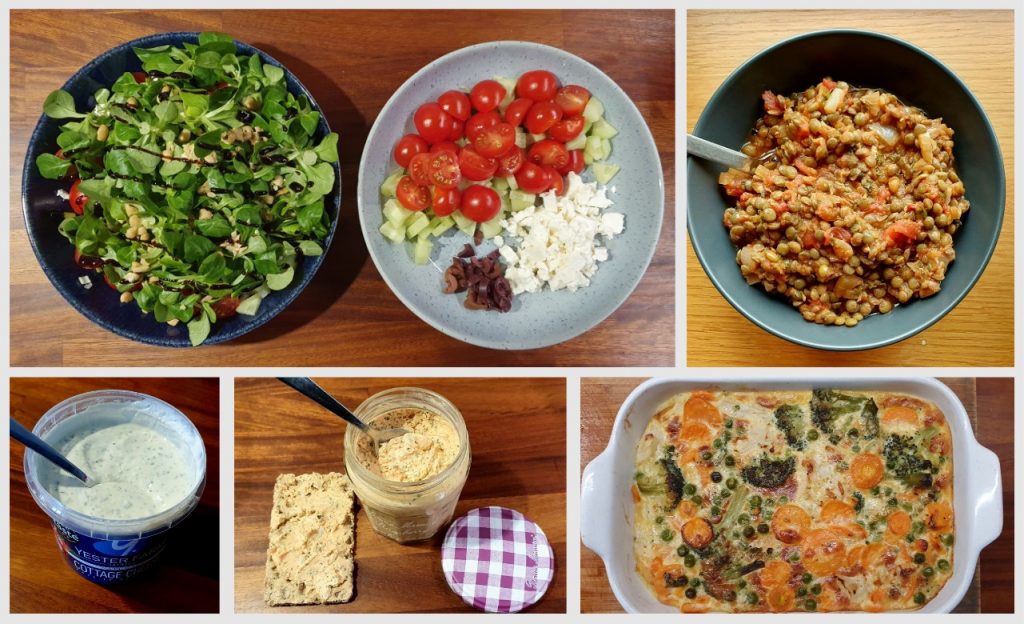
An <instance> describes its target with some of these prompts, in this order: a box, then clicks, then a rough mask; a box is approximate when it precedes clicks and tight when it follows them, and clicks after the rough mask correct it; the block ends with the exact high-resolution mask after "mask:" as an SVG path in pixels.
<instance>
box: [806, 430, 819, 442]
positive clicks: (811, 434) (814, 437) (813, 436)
mask: <svg viewBox="0 0 1024 624" xmlns="http://www.w3.org/2000/svg"><path fill="white" fill-rule="evenodd" d="M807 439H808V440H810V441H811V442H814V441H815V440H817V439H818V430H817V429H811V430H810V431H808V432H807Z"/></svg>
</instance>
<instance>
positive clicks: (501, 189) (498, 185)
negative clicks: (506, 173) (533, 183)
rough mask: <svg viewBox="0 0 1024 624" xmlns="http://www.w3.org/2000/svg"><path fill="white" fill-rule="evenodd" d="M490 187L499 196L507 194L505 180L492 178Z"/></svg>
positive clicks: (506, 181) (506, 182)
mask: <svg viewBox="0 0 1024 624" xmlns="http://www.w3.org/2000/svg"><path fill="white" fill-rule="evenodd" d="M491 187H492V188H493V189H494V190H495V191H496V192H497V193H498V194H499V195H500V194H502V193H507V192H508V180H507V179H505V178H498V177H496V178H494V179H493V180H492V181H491Z"/></svg>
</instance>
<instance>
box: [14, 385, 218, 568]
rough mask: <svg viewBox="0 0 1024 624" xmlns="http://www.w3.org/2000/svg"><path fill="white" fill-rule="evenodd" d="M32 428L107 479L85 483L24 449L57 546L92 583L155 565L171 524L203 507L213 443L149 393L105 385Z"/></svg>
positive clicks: (35, 494) (36, 495)
mask: <svg viewBox="0 0 1024 624" xmlns="http://www.w3.org/2000/svg"><path fill="white" fill-rule="evenodd" d="M32 432H33V433H35V434H36V435H38V436H39V437H41V438H43V439H44V440H46V441H47V442H48V443H50V444H51V445H52V446H54V447H55V448H57V449H58V450H60V451H62V452H64V453H65V454H66V455H68V456H69V458H70V459H71V460H72V461H74V462H77V463H78V465H79V467H81V468H82V469H83V470H85V471H86V473H87V474H89V476H90V477H93V478H96V479H97V480H98V481H99V482H100V483H99V484H98V485H96V486H94V487H93V488H90V489H85V488H84V487H83V486H81V484H79V483H78V481H77V480H76V479H74V478H73V477H71V476H69V475H68V474H67V473H65V472H63V471H62V470H60V469H59V468H57V467H56V466H53V465H52V464H50V463H49V462H48V461H46V460H45V459H43V458H42V457H40V456H39V455H38V454H37V453H35V452H34V451H31V450H27V451H26V452H25V478H26V481H27V483H28V488H29V491H30V492H31V494H32V498H33V499H35V501H36V503H37V504H38V505H39V506H40V507H41V508H42V510H43V511H45V512H46V514H47V515H49V516H50V520H51V521H52V522H53V528H54V533H55V535H56V537H57V546H58V547H59V548H60V550H61V552H62V553H63V554H64V559H65V560H66V561H67V562H68V565H70V566H71V567H72V568H73V569H74V570H75V571H76V572H78V573H79V574H80V575H82V576H84V577H85V578H87V579H89V580H90V581H93V582H95V583H100V584H109V583H117V582H121V581H126V580H130V579H132V578H134V577H136V576H138V575H139V574H141V573H143V572H145V571H146V570H148V569H149V568H151V567H152V566H153V565H154V564H155V563H156V562H157V561H158V559H159V557H160V554H161V553H162V552H163V550H164V546H165V544H166V541H167V537H168V534H169V533H168V531H170V529H172V528H174V527H175V526H177V525H178V524H179V523H180V522H181V521H182V520H184V519H185V518H186V517H187V516H188V515H189V514H190V513H191V512H192V510H193V509H195V508H196V505H198V504H199V497H200V495H201V494H202V492H203V488H204V486H205V485H206V447H205V446H204V445H203V440H202V437H200V435H199V431H197V430H196V428H195V425H193V424H192V422H191V421H189V419H188V418H187V417H186V416H185V415H184V414H182V413H181V412H180V411H179V410H178V409H176V408H174V407H173V406H171V405H169V404H167V403H165V402H163V401H161V400H159V399H156V398H153V397H151V396H148V395H145V394H140V393H137V392H128V391H121V390H100V391H97V392H88V393H85V394H80V395H78V396H74V397H71V398H69V399H67V400H65V401H63V402H61V403H59V404H57V405H55V406H54V407H52V408H50V410H49V411H48V412H46V414H44V415H43V417H42V418H41V419H40V420H39V422H38V423H36V426H35V427H34V428H33V429H32ZM119 443H120V444H121V445H123V447H124V450H123V451H121V450H120V449H119V448H118V444H119ZM141 445H145V446H141ZM155 476H160V477H161V478H162V479H165V481H163V482H161V481H159V480H157V479H155V478H154V477H155ZM115 480H116V481H115ZM86 510H88V513H86Z"/></svg>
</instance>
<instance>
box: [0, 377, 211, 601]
mask: <svg viewBox="0 0 1024 624" xmlns="http://www.w3.org/2000/svg"><path fill="white" fill-rule="evenodd" d="M219 388H220V381H219V380H217V379H156V378H136V379H102V378H90V379H59V378H47V379H26V378H14V379H12V380H11V416H13V417H14V419H15V420H17V421H18V422H20V423H21V424H22V425H24V426H25V427H27V428H28V429H31V428H32V427H33V426H34V425H35V424H36V422H38V421H39V419H40V418H41V417H42V416H43V414H44V413H45V412H46V410H48V409H50V408H51V407H53V406H54V405H56V404H57V403H59V402H61V401H63V400H64V399H66V398H68V397H71V396H74V395H76V394H81V393H83V392H90V391H92V390H108V389H119V390H133V391H135V392H142V393H145V394H150V395H152V396H155V397H157V398H159V399H163V400H164V401H167V402H168V403H170V404H172V405H174V406H175V407H177V408H178V409H180V410H181V411H182V412H183V413H184V414H185V415H186V416H188V418H189V420H191V421H192V423H193V424H195V426H196V428H197V429H199V433H200V434H201V435H202V436H203V442H204V443H205V445H206V488H205V489H204V490H203V495H202V498H201V499H200V502H199V506H198V507H197V508H196V510H195V511H193V512H192V514H191V515H190V516H189V517H188V518H186V519H185V520H184V521H183V522H182V523H181V524H180V525H178V526H177V527H175V528H174V529H173V532H172V534H171V538H170V539H171V541H170V542H169V543H168V546H167V549H166V550H165V551H164V553H163V555H162V556H161V560H160V563H159V565H157V566H156V567H155V568H154V569H153V570H151V571H150V572H148V573H147V574H146V575H145V576H143V577H141V578H139V579H138V580H134V581H131V582H129V583H125V584H123V585H118V586H113V587H111V588H106V587H103V586H101V585H96V584H95V583H92V582H90V581H87V580H85V579H84V578H82V577H81V576H79V575H78V574H77V573H75V571H74V570H72V569H71V567H69V566H68V564H67V563H66V562H65V561H64V557H63V556H62V555H61V554H60V551H59V550H58V548H57V544H56V540H55V538H54V534H53V525H52V524H51V523H50V518H49V516H47V515H46V514H45V513H43V511H42V510H41V509H40V508H39V507H38V506H37V505H36V503H35V501H34V500H32V496H31V494H29V491H28V487H27V486H26V485H25V473H24V470H23V458H24V447H23V446H21V445H20V444H18V443H17V442H14V441H11V450H10V458H11V585H10V588H11V612H12V613H217V611H218V608H219V597H218V591H219V576H220V540H219V538H218V536H219V535H220V520H219V516H220V503H219V501H220V439H219V437H218V431H219V425H220V422H219V418H218V413H219V411H220V409H219V405H220V403H219V396H220V391H219Z"/></svg>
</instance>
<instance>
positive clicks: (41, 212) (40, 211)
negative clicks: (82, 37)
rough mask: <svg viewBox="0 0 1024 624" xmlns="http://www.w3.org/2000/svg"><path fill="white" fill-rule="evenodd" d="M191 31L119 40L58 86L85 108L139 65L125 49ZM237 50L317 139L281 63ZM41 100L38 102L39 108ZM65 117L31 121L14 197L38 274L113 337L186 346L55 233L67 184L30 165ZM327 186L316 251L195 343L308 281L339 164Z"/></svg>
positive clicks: (240, 329)
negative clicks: (299, 111)
mask: <svg viewBox="0 0 1024 624" xmlns="http://www.w3.org/2000/svg"><path fill="white" fill-rule="evenodd" d="M198 41H199V33H197V32H169V33H159V34H154V35H148V36H146V37H141V38H139V39H135V40H133V41H129V42H127V43H124V44H121V45H119V46H117V47H116V48H112V49H110V50H107V51H106V52H104V53H103V54H100V55H99V56H98V57H96V58H95V59H94V60H93V61H92V62H90V63H89V64H88V65H86V66H85V67H83V68H82V69H80V70H78V71H77V72H75V74H74V75H73V76H71V78H69V79H68V81H67V82H66V83H64V86H63V89H64V90H65V91H67V92H69V93H70V94H71V96H72V97H73V98H74V100H75V107H76V108H77V109H78V110H91V109H92V108H93V107H94V106H95V100H94V99H93V94H94V93H95V92H96V91H97V90H99V89H102V88H109V87H110V85H112V84H114V82H115V81H116V80H117V79H118V78H119V77H120V76H121V75H122V74H124V73H125V72H132V71H140V70H141V69H142V63H141V62H140V61H139V59H138V57H136V56H135V53H134V52H133V49H134V48H151V47H157V46H163V45H172V46H181V45H182V44H184V43H197V42H198ZM235 45H236V46H237V47H238V53H239V54H245V55H254V54H255V55H258V56H259V57H260V60H262V61H263V63H264V64H270V65H275V66H277V67H280V68H281V69H282V70H284V76H285V81H286V83H287V85H288V90H289V91H290V92H291V93H292V94H294V95H297V96H298V95H303V96H305V97H306V98H308V99H309V101H310V104H311V105H312V107H313V110H316V111H319V112H321V115H320V122H319V125H318V127H317V130H316V133H315V135H314V140H316V141H319V140H321V139H322V138H323V137H325V136H327V135H328V134H330V132H331V129H330V127H329V126H328V124H327V120H326V118H325V117H324V115H323V113H322V110H321V108H320V107H319V106H318V105H317V103H316V101H315V100H314V99H313V96H312V94H311V93H310V92H309V90H308V89H306V87H305V86H303V84H302V83H301V82H299V80H298V78H296V77H295V75H293V74H292V73H291V72H290V71H288V68H286V67H284V66H283V65H282V64H281V63H279V62H278V61H276V60H275V59H273V58H272V57H270V56H269V55H268V54H267V53H265V52H263V51H261V50H258V49H256V48H254V47H252V46H249V45H246V44H244V43H241V42H239V41H236V42H235ZM42 106H43V103H42V102H39V107H40V109H42ZM65 121H66V120H61V119H51V118H49V117H48V116H46V115H42V116H41V117H40V118H39V122H38V123H37V124H36V128H35V130H34V131H33V132H32V138H31V140H30V142H29V146H28V153H27V155H26V156H25V165H24V169H23V172H22V178H21V202H22V209H23V212H24V218H25V229H26V231H27V232H28V237H29V241H30V242H31V244H32V250H33V251H34V252H35V254H36V258H38V259H39V265H40V266H41V267H42V269H43V272H44V273H46V277H47V278H49V280H50V282H51V283H52V284H53V286H54V287H55V288H56V289H57V291H58V292H60V294H61V295H62V296H63V297H64V298H65V299H66V300H67V301H68V303H70V304H71V306H72V307H74V308H75V309H76V310H78V311H79V312H81V313H82V314H83V315H84V316H85V317H86V318H88V319H89V320H90V321H92V322H93V323H96V324H97V325H99V326H100V327H103V328H104V329H106V330H109V331H111V332H114V333H115V334H117V335H119V336H124V337H125V338H130V339H132V340H137V341H139V342H144V343H147V344H153V345H159V346H164V347H188V346H190V345H191V342H190V341H189V337H188V329H187V328H186V327H185V325H184V324H179V325H177V326H176V327H171V326H170V325H167V324H166V323H157V322H156V321H155V320H154V319H153V318H152V317H151V316H147V315H145V314H143V313H142V312H141V311H140V310H139V308H138V306H135V305H125V304H122V303H121V302H120V300H119V297H118V296H117V293H115V292H114V291H112V290H111V289H109V288H107V287H106V285H105V284H103V279H102V277H101V276H100V275H98V274H97V273H95V272H94V271H92V270H89V269H82V268H79V267H78V266H77V265H76V264H75V262H74V255H73V254H74V247H73V246H72V245H71V244H70V243H69V242H68V241H67V239H65V238H64V237H63V236H62V235H61V234H60V232H59V231H58V229H57V228H58V226H59V225H60V223H61V221H62V220H63V219H64V213H65V212H68V211H70V210H71V207H70V206H69V204H68V201H67V200H66V199H62V198H61V197H60V196H58V194H57V193H58V191H67V190H68V188H69V186H70V183H69V180H68V179H67V178H64V179H60V180H47V179H46V178H44V177H42V176H41V175H40V174H39V170H38V169H37V168H36V158H37V157H38V156H39V155H40V154H44V153H53V152H55V151H56V150H57V135H58V134H60V126H61V125H62V124H63V123H65ZM334 177H335V186H334V189H333V190H332V191H331V193H330V194H328V195H327V196H326V197H325V198H324V209H325V211H326V212H327V215H328V217H329V219H330V222H331V224H330V228H329V229H328V233H327V238H326V239H325V240H324V241H323V248H324V254H322V255H320V256H315V257H305V256H303V257H302V259H301V261H300V262H299V264H298V266H296V275H295V279H294V281H293V282H292V283H291V284H290V285H289V286H288V287H287V288H285V289H284V290H281V291H275V292H271V293H270V294H269V295H268V296H266V297H265V298H264V299H263V301H262V303H261V304H260V307H259V311H258V312H257V313H256V314H255V315H252V316H242V315H237V316H233V317H230V318H227V319H222V320H218V321H217V323H214V324H213V326H212V327H211V330H210V335H209V337H208V338H207V339H206V340H205V341H204V342H203V344H216V343H220V342H226V341H228V340H232V339H234V338H237V337H239V336H241V335H243V334H245V333H248V332H250V331H252V330H254V329H256V328H257V327H260V326H261V325H263V324H264V323H266V322H268V321H270V319H272V318H274V317H275V316H276V315H277V314H279V313H280V312H281V311H282V310H284V309H285V307H287V306H288V304H290V303H291V302H292V301H294V300H295V298H296V297H298V296H299V293H301V292H302V289H303V288H305V287H306V285H307V284H309V282H310V281H311V280H312V279H313V276H314V275H315V274H316V271H317V269H318V268H319V267H320V265H321V263H322V262H323V259H324V257H325V256H326V253H327V250H328V249H329V248H330V244H331V240H332V239H333V237H334V231H335V229H336V227H337V223H338V211H339V208H340V206H341V167H340V166H339V164H338V163H334ZM83 276H88V277H90V278H91V280H92V285H91V287H89V288H86V287H85V286H84V285H83V284H82V283H81V282H80V281H79V280H80V278H81V277H83Z"/></svg>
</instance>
